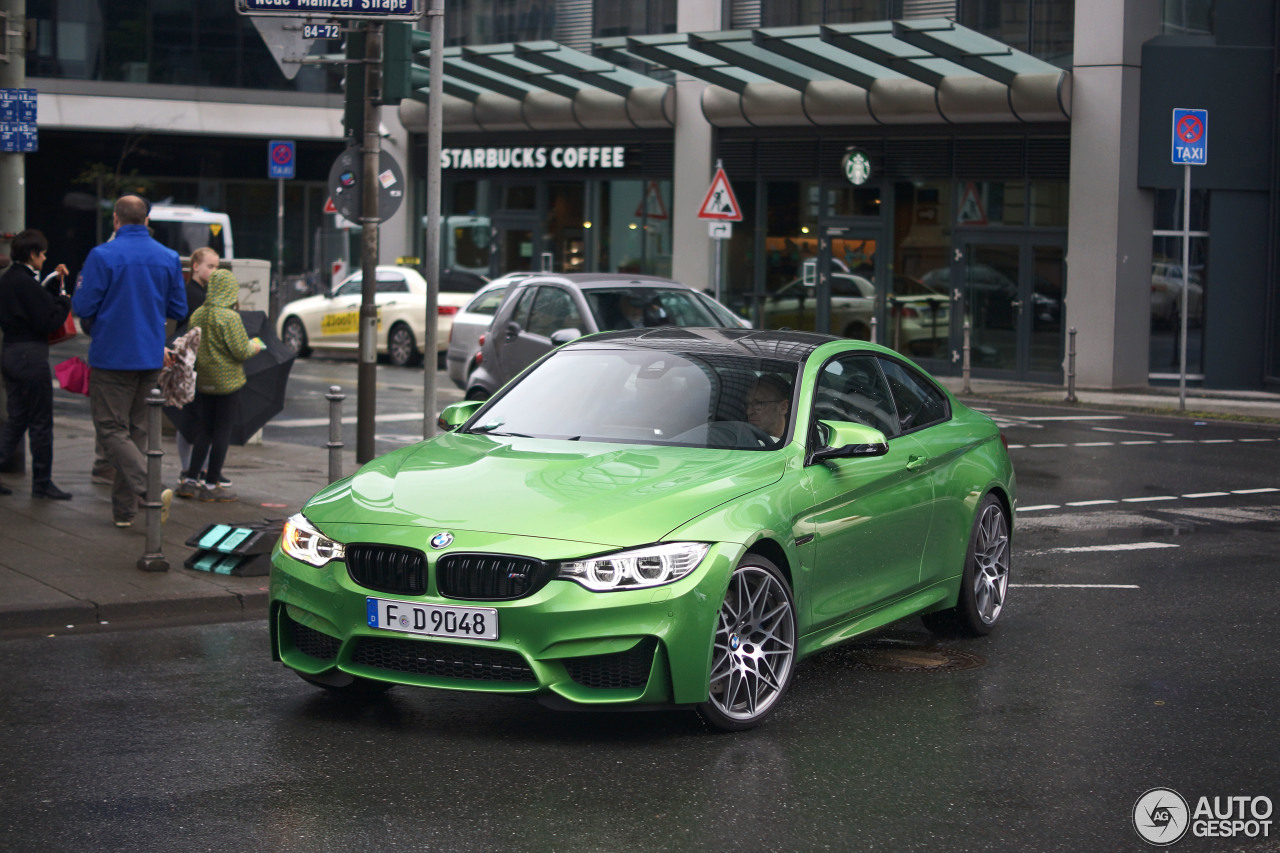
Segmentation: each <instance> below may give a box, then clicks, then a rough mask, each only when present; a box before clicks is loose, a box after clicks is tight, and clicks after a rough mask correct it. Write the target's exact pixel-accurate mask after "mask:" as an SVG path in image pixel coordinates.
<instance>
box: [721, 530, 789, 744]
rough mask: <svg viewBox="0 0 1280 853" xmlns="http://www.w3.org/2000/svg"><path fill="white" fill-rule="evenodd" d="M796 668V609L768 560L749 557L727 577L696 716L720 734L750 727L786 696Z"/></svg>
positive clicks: (776, 569) (775, 567)
mask: <svg viewBox="0 0 1280 853" xmlns="http://www.w3.org/2000/svg"><path fill="white" fill-rule="evenodd" d="M795 664H796V608H795V601H794V599H793V598H792V596H791V589H790V587H789V586H788V585H787V581H786V578H784V577H783V575H782V572H781V571H780V570H779V569H778V567H777V566H775V565H774V564H773V563H772V562H770V561H769V560H767V559H765V558H764V557H761V556H759V555H757V554H748V555H747V556H746V557H744V558H743V560H742V562H741V563H739V564H738V567H737V568H736V569H734V570H733V576H732V577H730V578H729V589H728V591H727V592H726V593H725V597H724V603H723V604H722V605H720V614H719V617H718V621H717V624H716V631H715V636H714V638H713V640H712V646H711V681H710V684H709V691H708V701H706V702H704V703H702V704H701V705H699V706H698V713H699V714H700V715H701V716H702V718H703V719H704V720H706V721H707V723H708V724H710V725H711V726H713V727H715V728H717V729H720V730H721V731H727V732H737V731H744V730H746V729H750V728H753V727H754V726H755V725H756V724H758V723H759V722H760V720H762V719H763V718H764V716H765V715H766V714H768V713H769V712H770V711H772V710H773V708H774V706H775V705H777V703H778V700H779V699H781V698H782V695H783V694H784V693H786V692H787V687H789V686H790V684H791V676H792V673H793V672H794V670H795Z"/></svg>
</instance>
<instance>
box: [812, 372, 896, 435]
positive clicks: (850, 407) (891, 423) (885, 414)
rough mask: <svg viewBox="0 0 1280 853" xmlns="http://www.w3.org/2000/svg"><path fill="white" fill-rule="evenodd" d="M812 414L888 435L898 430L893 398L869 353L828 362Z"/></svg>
mask: <svg viewBox="0 0 1280 853" xmlns="http://www.w3.org/2000/svg"><path fill="white" fill-rule="evenodd" d="M813 416H814V418H815V419H818V420H829V421H852V422H853V423H858V424H863V425H865V426H869V427H875V428H876V429H878V430H880V431H881V432H882V433H884V434H885V436H887V437H893V436H895V435H897V434H898V432H899V430H898V418H897V416H896V414H895V413H894V408H893V397H892V396H891V394H890V393H889V387H888V385H886V384H885V380H884V376H883V374H881V372H880V368H879V367H877V366H876V359H875V358H874V357H873V356H870V355H846V356H842V357H840V358H835V359H832V360H831V361H829V362H827V365H826V366H825V367H824V368H822V373H821V374H819V376H818V386H817V388H816V389H815V391H814V395H813Z"/></svg>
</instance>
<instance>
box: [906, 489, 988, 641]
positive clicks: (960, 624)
mask: <svg viewBox="0 0 1280 853" xmlns="http://www.w3.org/2000/svg"><path fill="white" fill-rule="evenodd" d="M1008 589H1009V519H1008V518H1007V517H1006V516H1005V512H1004V506H1003V504H1001V503H1000V501H999V500H998V499H997V498H996V497H995V495H991V494H988V495H987V496H986V497H985V498H983V499H982V503H981V504H979V506H978V514H977V516H975V517H974V520H973V532H972V533H970V534H969V550H968V552H967V553H966V555H965V560H964V572H963V573H961V575H960V596H959V598H958V599H957V600H956V606H955V607H953V608H950V609H949V610H939V611H936V612H934V613H925V614H923V615H922V617H921V618H922V619H923V620H924V625H925V627H926V628H928V629H929V630H930V631H932V632H934V633H935V634H954V633H960V634H964V635H966V636H969V637H985V636H986V635H987V634H990V633H991V630H992V629H993V628H995V626H996V623H997V622H999V621H1000V615H1001V614H1002V613H1003V612H1004V603H1005V596H1006V594H1007V592H1008Z"/></svg>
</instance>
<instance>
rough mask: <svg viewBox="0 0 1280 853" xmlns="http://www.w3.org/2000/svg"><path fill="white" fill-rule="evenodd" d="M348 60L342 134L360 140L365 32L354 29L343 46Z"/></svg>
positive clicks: (362, 113)
mask: <svg viewBox="0 0 1280 853" xmlns="http://www.w3.org/2000/svg"><path fill="white" fill-rule="evenodd" d="M343 54H344V58H345V59H346V60H347V64H346V66H344V67H345V68H346V74H345V75H344V77H343V80H342V88H343V90H344V91H345V93H346V97H345V100H344V101H343V105H342V132H343V135H344V136H346V137H347V138H348V139H360V138H361V135H362V134H363V133H364V58H365V31H364V30H363V29H352V30H351V31H350V32H349V33H347V41H346V44H344V45H343Z"/></svg>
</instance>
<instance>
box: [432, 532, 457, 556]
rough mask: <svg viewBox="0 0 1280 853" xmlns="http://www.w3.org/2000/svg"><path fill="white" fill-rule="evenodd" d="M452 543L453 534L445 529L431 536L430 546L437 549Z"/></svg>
mask: <svg viewBox="0 0 1280 853" xmlns="http://www.w3.org/2000/svg"><path fill="white" fill-rule="evenodd" d="M452 544H453V534H452V533H450V532H449V531H447V530H442V531H440V532H439V533H437V534H436V535H435V536H432V537H431V547H432V548H435V549H436V550H437V551H439V550H440V549H441V548H448V547H449V546H450V545H452Z"/></svg>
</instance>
